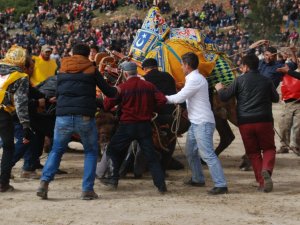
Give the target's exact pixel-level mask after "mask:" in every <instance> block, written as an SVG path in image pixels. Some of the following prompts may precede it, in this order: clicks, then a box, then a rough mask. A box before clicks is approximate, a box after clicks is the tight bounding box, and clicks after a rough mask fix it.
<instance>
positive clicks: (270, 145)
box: [239, 122, 276, 186]
mask: <svg viewBox="0 0 300 225" xmlns="http://www.w3.org/2000/svg"><path fill="white" fill-rule="evenodd" d="M239 130H240V133H241V136H242V139H243V143H244V146H245V149H246V154H247V156H248V157H249V159H250V161H251V164H252V167H253V171H254V174H255V178H256V181H257V182H258V183H259V184H260V186H263V185H264V180H263V177H262V176H261V172H262V170H268V171H269V172H270V173H271V174H272V172H273V168H274V165H275V155H276V147H275V141H274V136H275V132H274V129H273V123H272V122H264V123H249V124H243V125H240V126H239Z"/></svg>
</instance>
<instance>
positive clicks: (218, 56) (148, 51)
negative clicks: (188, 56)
mask: <svg viewBox="0 0 300 225" xmlns="http://www.w3.org/2000/svg"><path fill="white" fill-rule="evenodd" d="M187 52H194V53H195V54H196V55H197V56H198V58H199V67H198V69H199V71H200V73H201V74H203V75H204V76H205V77H206V78H207V81H208V84H209V88H210V90H211V91H212V90H213V87H214V85H215V84H216V83H218V82H222V83H223V84H225V85H229V84H230V83H231V82H232V81H233V80H234V79H235V77H236V74H235V72H234V70H233V69H232V68H233V66H232V63H231V61H230V60H229V59H228V57H227V56H226V54H225V53H223V52H221V51H220V50H219V48H218V47H217V45H216V44H214V43H213V42H212V41H211V40H210V39H209V38H208V37H207V36H206V35H205V34H203V33H202V32H200V31H199V30H197V29H192V28H182V27H181V28H172V27H169V25H168V23H167V22H166V20H165V19H164V18H163V17H162V15H161V14H160V10H159V8H158V7H152V8H151V9H150V10H149V12H148V14H147V16H146V18H145V20H144V23H143V25H142V27H141V29H139V30H138V31H137V34H136V37H135V39H134V41H133V43H132V45H131V48H130V52H129V56H130V58H131V59H132V60H134V61H135V62H137V65H138V73H139V74H140V75H145V72H144V71H143V70H142V67H141V63H142V62H143V60H144V59H146V58H155V59H156V60H157V61H158V66H159V70H162V71H166V72H168V73H170V74H171V75H172V76H173V77H174V79H175V81H176V85H177V88H178V89H181V88H182V87H183V85H184V82H185V76H184V74H183V71H182V69H181V56H182V55H183V54H185V53H187ZM213 106H214V112H215V113H216V114H218V115H219V116H220V117H222V118H223V119H226V118H228V119H229V120H230V121H231V122H233V123H236V119H235V118H236V115H235V112H234V109H235V105H234V101H231V103H230V104H223V103H221V102H220V101H219V99H218V97H217V96H216V95H215V96H214V97H213ZM224 112H225V114H224Z"/></svg>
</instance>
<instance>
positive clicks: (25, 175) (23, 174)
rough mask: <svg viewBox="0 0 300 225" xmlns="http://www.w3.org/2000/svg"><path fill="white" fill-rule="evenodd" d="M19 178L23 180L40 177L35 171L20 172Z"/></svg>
mask: <svg viewBox="0 0 300 225" xmlns="http://www.w3.org/2000/svg"><path fill="white" fill-rule="evenodd" d="M20 177H21V178H25V179H40V176H39V175H38V174H37V173H36V172H35V171H26V170H22V172H21V176H20Z"/></svg>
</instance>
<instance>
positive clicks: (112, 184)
mask: <svg viewBox="0 0 300 225" xmlns="http://www.w3.org/2000/svg"><path fill="white" fill-rule="evenodd" d="M100 182H101V183H102V184H104V185H106V186H109V187H112V188H115V189H117V188H118V180H117V179H114V178H104V179H101V180H100Z"/></svg>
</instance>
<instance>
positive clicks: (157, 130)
mask: <svg viewBox="0 0 300 225" xmlns="http://www.w3.org/2000/svg"><path fill="white" fill-rule="evenodd" d="M156 114H157V113H156ZM156 117H157V115H156ZM156 117H155V118H156ZM151 122H152V123H153V125H154V128H155V131H156V133H157V139H158V143H159V146H160V148H161V149H163V150H165V151H166V152H169V151H170V149H168V148H166V147H165V146H163V144H162V143H161V140H160V135H159V129H158V127H157V125H156V123H155V121H154V119H153V118H152V120H151Z"/></svg>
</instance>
